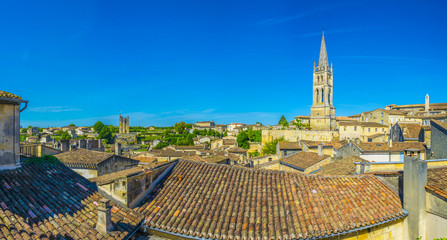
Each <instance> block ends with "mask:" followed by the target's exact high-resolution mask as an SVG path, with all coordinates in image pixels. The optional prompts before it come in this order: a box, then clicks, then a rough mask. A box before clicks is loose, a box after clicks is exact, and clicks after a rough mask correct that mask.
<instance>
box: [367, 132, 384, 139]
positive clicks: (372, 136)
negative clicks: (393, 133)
mask: <svg viewBox="0 0 447 240" xmlns="http://www.w3.org/2000/svg"><path fill="white" fill-rule="evenodd" d="M381 136H385V134H383V133H376V134H373V135H369V136H368V138H369V139H374V138H377V137H381Z"/></svg>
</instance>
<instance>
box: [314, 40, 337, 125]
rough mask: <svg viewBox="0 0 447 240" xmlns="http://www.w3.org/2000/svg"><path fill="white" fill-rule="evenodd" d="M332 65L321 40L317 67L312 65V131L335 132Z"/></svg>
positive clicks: (324, 44)
mask: <svg viewBox="0 0 447 240" xmlns="http://www.w3.org/2000/svg"><path fill="white" fill-rule="evenodd" d="M332 70H333V69H332V64H331V67H330V68H329V61H328V57H327V52H326V43H325V41H324V32H323V37H322V39H321V49H320V57H319V59H318V66H315V63H314V73H313V101H312V102H313V104H312V107H311V108H310V127H311V128H312V129H313V130H335V129H336V124H335V108H334V105H333V95H334V90H333V86H334V82H333V71H332Z"/></svg>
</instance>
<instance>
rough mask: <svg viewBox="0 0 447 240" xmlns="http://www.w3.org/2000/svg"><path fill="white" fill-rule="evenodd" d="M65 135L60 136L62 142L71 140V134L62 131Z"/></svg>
mask: <svg viewBox="0 0 447 240" xmlns="http://www.w3.org/2000/svg"><path fill="white" fill-rule="evenodd" d="M62 132H63V133H62V134H61V135H60V136H61V139H62V140H69V139H71V136H70V134H68V132H66V131H62Z"/></svg>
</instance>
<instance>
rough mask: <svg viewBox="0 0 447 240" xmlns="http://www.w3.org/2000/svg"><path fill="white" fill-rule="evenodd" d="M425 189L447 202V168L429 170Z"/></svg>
mask: <svg viewBox="0 0 447 240" xmlns="http://www.w3.org/2000/svg"><path fill="white" fill-rule="evenodd" d="M425 188H426V189H427V190H429V191H430V192H432V193H435V194H437V195H439V196H441V197H443V198H444V199H446V200H447V167H442V168H429V169H428V170H427V186H426V187H425Z"/></svg>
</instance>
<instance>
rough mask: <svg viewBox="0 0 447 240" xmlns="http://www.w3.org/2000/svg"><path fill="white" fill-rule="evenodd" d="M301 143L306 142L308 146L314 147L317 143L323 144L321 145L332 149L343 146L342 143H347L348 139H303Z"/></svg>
mask: <svg viewBox="0 0 447 240" xmlns="http://www.w3.org/2000/svg"><path fill="white" fill-rule="evenodd" d="M302 143H303V144H306V145H307V146H308V147H310V148H316V147H318V145H320V144H321V145H323V147H333V148H334V149H339V148H341V147H343V146H344V145H346V144H348V141H346V140H342V141H308V140H304V141H302Z"/></svg>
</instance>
